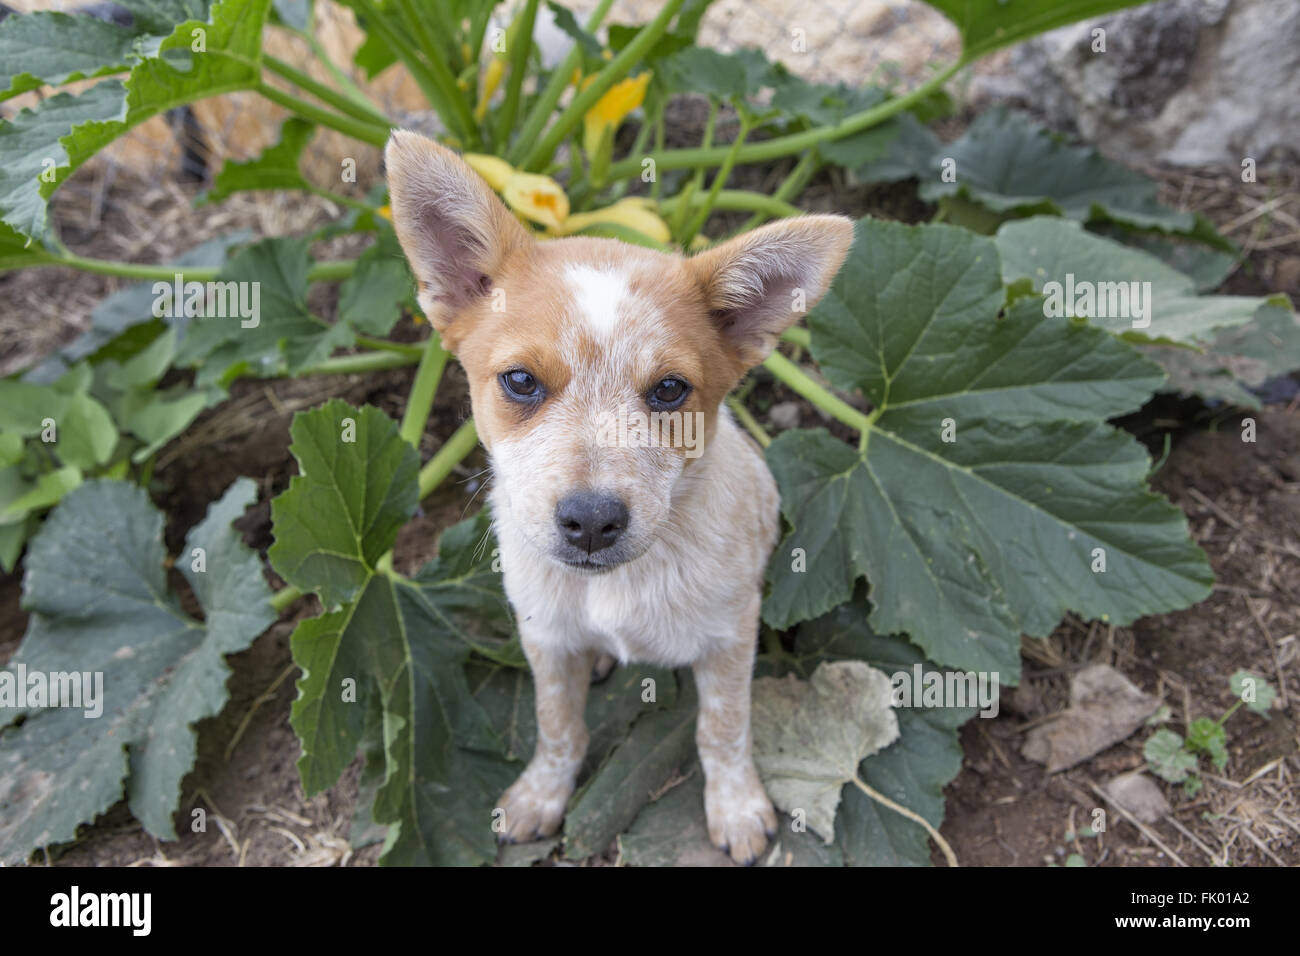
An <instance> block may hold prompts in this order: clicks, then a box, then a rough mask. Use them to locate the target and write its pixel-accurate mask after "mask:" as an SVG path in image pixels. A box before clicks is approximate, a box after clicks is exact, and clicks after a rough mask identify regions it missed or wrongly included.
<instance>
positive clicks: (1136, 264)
mask: <svg viewBox="0 0 1300 956" xmlns="http://www.w3.org/2000/svg"><path fill="white" fill-rule="evenodd" d="M996 238H997V247H998V253H999V254H1000V256H1001V259H1002V276H1003V279H1005V281H1006V282H1007V283H1008V284H1010V283H1013V282H1017V281H1020V280H1028V281H1029V283H1030V284H1031V285H1032V287H1033V290H1034V291H1035V292H1042V293H1044V295H1045V297H1046V301H1045V302H1044V306H1043V307H1044V308H1045V309H1049V310H1055V311H1057V314H1064V315H1068V316H1071V317H1074V316H1077V317H1078V318H1079V319H1080V320H1081V321H1082V320H1086V321H1087V322H1089V323H1091V324H1093V325H1096V326H1098V327H1099V328H1103V329H1106V330H1107V331H1109V332H1112V333H1114V334H1116V335H1119V336H1121V337H1123V338H1125V339H1127V340H1129V341H1132V342H1141V343H1155V344H1161V345H1174V344H1208V343H1209V342H1211V341H1213V337H1214V336H1213V333H1214V332H1215V331H1216V330H1218V329H1222V328H1226V327H1228V326H1233V325H1241V324H1243V323H1245V322H1249V321H1250V320H1251V318H1253V317H1254V315H1255V313H1256V312H1257V311H1258V309H1259V308H1260V306H1262V305H1265V304H1266V303H1271V304H1274V305H1278V306H1281V307H1283V308H1288V309H1289V308H1290V302H1289V301H1288V300H1287V298H1286V296H1284V295H1275V296H1270V297H1267V298H1264V297H1254V296H1244V295H1197V292H1196V283H1195V281H1194V280H1193V279H1192V278H1191V277H1190V276H1186V275H1184V274H1183V273H1181V272H1178V271H1177V270H1175V269H1172V268H1170V267H1169V266H1167V265H1165V264H1164V263H1163V262H1161V261H1160V260H1159V259H1157V258H1155V256H1151V255H1148V254H1147V253H1145V252H1142V251H1140V250H1138V249H1133V248H1131V247H1129V246H1124V245H1120V244H1119V243H1118V242H1112V241H1111V240H1109V239H1103V238H1102V237H1100V236H1094V235H1093V234H1091V233H1089V232H1087V231H1086V230H1084V228H1083V227H1082V226H1081V225H1080V224H1079V223H1076V222H1071V221H1069V220H1066V219H1057V218H1055V217H1051V216H1036V217H1034V218H1032V219H1023V220H1017V221H1014V222H1008V223H1006V224H1004V225H1003V226H1002V228H1000V229H999V230H998V233H997V237H996ZM1049 283H1055V285H1051V286H1049V285H1048V284H1049ZM1148 291H1149V295H1148ZM1085 296H1086V297H1087V298H1086V299H1085V298H1084V297H1085ZM1081 304H1082V306H1083V307H1082V308H1080V305H1081ZM1139 304H1140V307H1139ZM1058 305H1059V309H1058Z"/></svg>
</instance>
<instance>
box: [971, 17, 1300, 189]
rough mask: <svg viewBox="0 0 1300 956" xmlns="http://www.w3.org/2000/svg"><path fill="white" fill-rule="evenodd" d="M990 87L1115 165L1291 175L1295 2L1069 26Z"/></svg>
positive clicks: (1029, 46) (1024, 54)
mask: <svg viewBox="0 0 1300 956" xmlns="http://www.w3.org/2000/svg"><path fill="white" fill-rule="evenodd" d="M1095 29H1101V30H1104V31H1105V52H1094V50H1093V45H1094V36H1093V31H1094V30H1095ZM985 89H986V92H987V93H990V94H993V95H1004V96H1005V95H1011V96H1013V98H1015V99H1019V100H1020V101H1022V102H1023V103H1024V104H1025V105H1027V106H1029V107H1030V108H1032V109H1034V110H1035V111H1036V112H1038V113H1040V114H1042V115H1043V116H1044V117H1045V118H1046V119H1047V121H1048V122H1049V123H1050V124H1051V125H1053V126H1054V127H1056V128H1058V129H1063V130H1068V131H1071V132H1078V133H1079V134H1080V135H1081V136H1082V137H1083V138H1084V139H1086V140H1088V141H1089V142H1092V143H1095V144H1096V145H1097V146H1098V148H1099V149H1101V150H1102V151H1103V152H1105V153H1108V154H1109V155H1111V156H1112V157H1114V158H1117V159H1130V158H1132V157H1134V156H1137V157H1141V158H1145V159H1148V160H1157V161H1161V162H1167V163H1172V164H1175V165H1184V166H1191V165H1203V164H1225V165H1231V166H1234V167H1239V166H1240V165H1241V162H1242V160H1243V159H1244V158H1246V157H1250V158H1253V159H1254V160H1255V161H1256V164H1257V165H1258V166H1259V167H1265V168H1266V167H1269V166H1273V165H1277V166H1281V165H1294V164H1296V163H1300V0H1163V2H1160V3H1154V4H1149V5H1146V6H1141V7H1136V8H1134V9H1131V10H1126V11H1122V12H1120V13H1117V14H1113V15H1110V16H1107V17H1102V18H1100V19H1096V20H1091V21H1086V22H1084V23H1079V24H1074V25H1072V26H1068V27H1063V28H1061V29H1060V30H1055V31H1053V32H1051V33H1048V34H1045V35H1044V36H1042V37H1038V38H1035V39H1033V40H1030V41H1029V42H1027V43H1025V44H1023V45H1021V46H1020V47H1018V48H1016V49H1015V50H1014V51H1013V53H1012V55H1011V57H1010V75H1009V76H1005V77H1002V78H999V79H992V78H991V79H990V80H989V81H987V83H986V86H985Z"/></svg>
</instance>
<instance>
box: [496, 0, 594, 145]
mask: <svg viewBox="0 0 1300 956" xmlns="http://www.w3.org/2000/svg"><path fill="white" fill-rule="evenodd" d="M613 5H614V0H600V3H598V4H597V5H596V9H595V10H593V11H592V14H591V16H590V17H589V18H588V20H587V32H588V33H595V32H596V30H597V28H598V27H599V26H600V25H601V24H602V23H603V22H604V21H605V16H606V14H608V13H609V8H610V7H612V6H613ZM581 62H582V44H581V43H578V42H577V41H576V40H575V41H574V43H573V47H572V49H570V50H569V53H568V55H567V56H565V58H564V62H563V63H561V64H560V65H559V66H558V67H556V69H555V71H554V72H553V73H552V74H551V78H550V80H548V81H547V83H546V88H545V89H543V90H542V95H541V96H539V97H538V98H537V101H536V102H535V103H533V108H532V109H531V110H529V111H528V116H527V117H526V118H525V119H524V127H523V129H521V130H520V131H519V136H518V138H517V139H516V140H515V141H514V144H513V145H512V146H511V147H510V149H509V150H508V151H507V152H506V160H507V161H508V162H509V163H510V165H512V166H518V165H519V160H520V158H521V157H522V156H523V153H524V150H525V149H527V148H528V147H529V145H530V144H532V143H536V142H537V139H538V137H539V136H541V135H542V128H543V127H545V126H546V121H547V120H548V119H550V116H551V113H553V112H554V111H555V106H556V104H557V103H559V102H560V97H561V96H563V95H564V91H565V89H566V88H567V87H568V85H569V78H570V77H571V76H573V71H574V70H576V69H577V68H578V64H580V63H581Z"/></svg>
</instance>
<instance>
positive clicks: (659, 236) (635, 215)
mask: <svg viewBox="0 0 1300 956" xmlns="http://www.w3.org/2000/svg"><path fill="white" fill-rule="evenodd" d="M654 206H655V203H654V201H653V200H649V199H642V198H640V197H636V196H629V197H628V198H627V199H620V200H619V201H618V202H616V203H614V204H613V205H612V206H606V207H605V208H604V209H596V210H594V211H592V212H576V213H574V214H573V215H572V216H569V217H568V218H567V219H565V220H564V224H563V225H562V226H561V227H560V228H559V230H558V232H559V233H560V234H561V235H565V236H567V235H570V234H572V233H575V232H581V231H582V230H583V229H586V228H587V227H588V226H596V225H601V224H604V223H608V224H611V225H615V226H625V227H627V228H628V229H634V230H636V231H637V232H639V233H641V234H642V235H643V236H649V237H650V238H651V239H654V240H655V241H657V242H663V243H667V242H669V241H671V240H672V233H671V232H670V231H669V229H668V224H667V223H665V222H664V221H663V220H662V219H660V218H659V216H658V215H657V214H656V213H655V212H654V211H653V207H654Z"/></svg>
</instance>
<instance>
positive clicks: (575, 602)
mask: <svg viewBox="0 0 1300 956" xmlns="http://www.w3.org/2000/svg"><path fill="white" fill-rule="evenodd" d="M385 159H386V163H387V169H388V183H389V192H390V197H391V204H392V213H393V223H394V226H395V227H396V230H397V235H398V238H399V239H400V240H401V244H402V248H403V250H404V251H405V253H406V257H407V259H408V260H409V261H410V264H411V269H412V270H413V271H414V273H415V276H416V279H417V280H418V283H419V295H418V299H419V303H420V306H421V308H422V309H424V312H425V314H426V315H427V317H428V318H429V321H430V322H431V323H432V325H433V327H434V328H435V329H437V330H438V332H439V333H440V334H441V335H442V340H443V343H444V345H445V346H446V347H447V348H448V349H449V350H450V351H451V352H453V353H454V354H455V355H456V356H457V357H458V358H459V360H460V362H461V364H462V365H463V366H464V368H465V371H466V374H467V375H468V377H469V383H470V395H471V400H472V402H473V408H474V419H475V421H476V422H477V425H478V433H479V436H480V438H481V440H482V442H483V445H484V446H485V447H486V448H487V451H488V454H489V456H490V459H491V465H492V473H493V484H492V490H491V502H492V515H493V520H494V522H495V530H496V534H497V539H498V542H499V545H500V549H501V550H500V557H501V567H502V570H503V572H504V576H505V589H506V595H507V596H508V597H509V599H510V603H511V604H512V606H513V608H514V610H515V612H516V614H517V615H518V623H519V634H520V639H521V641H522V643H523V649H524V653H525V654H526V655H527V658H528V663H529V664H530V666H531V667H532V672H533V679H534V682H535V684H536V696H537V748H536V752H535V753H534V755H533V758H532V760H531V761H530V762H529V763H528V766H527V768H526V769H525V770H524V772H523V774H522V775H521V776H520V777H519V779H518V780H517V781H515V783H514V784H513V785H512V786H511V787H510V788H509V789H508V790H507V791H506V792H505V794H504V795H503V796H502V797H501V801H500V807H501V808H502V809H504V811H505V816H504V825H505V829H504V832H503V833H502V838H503V839H506V840H510V841H526V840H532V839H535V838H537V837H540V836H546V835H548V834H551V833H553V832H555V830H556V829H557V828H558V827H559V825H560V822H561V820H562V819H563V817H564V810H565V806H566V804H567V803H568V800H569V797H570V795H571V794H572V792H573V787H574V780H575V777H576V776H577V774H578V769H579V767H580V766H581V764H582V761H583V757H584V754H585V752H586V748H587V741H588V733H587V729H586V726H585V724H584V720H583V712H584V709H585V704H586V698H587V685H588V683H589V681H590V678H591V673H592V665H593V662H594V661H595V660H596V659H597V657H598V656H600V655H602V654H609V655H613V656H614V657H617V658H618V659H619V660H621V661H624V662H628V661H644V662H650V663H654V664H659V665H663V666H666V667H683V666H686V665H690V666H691V667H692V668H693V670H694V675H695V684H696V687H697V689H698V691H699V716H698V718H697V729H696V743H697V745H698V748H699V754H700V763H701V764H702V765H703V768H704V774H705V779H706V785H705V794H704V810H705V814H706V816H707V819H708V829H709V837H710V839H711V840H712V841H713V842H714V843H715V844H716V845H717V846H719V847H721V848H722V849H723V850H724V851H725V852H728V853H729V854H730V855H731V857H732V859H734V860H736V861H737V862H740V863H752V862H753V861H754V860H755V859H756V858H757V857H758V855H759V854H760V853H761V852H762V851H763V849H764V848H765V847H766V845H767V841H768V839H769V837H771V835H772V834H773V833H774V831H775V827H776V813H775V811H774V810H773V808H772V803H771V801H770V800H769V799H768V797H767V794H766V793H765V792H764V790H763V785H762V783H761V782H760V781H759V777H758V773H757V771H756V770H755V768H754V762H753V757H752V755H751V739H750V726H749V712H750V678H751V672H752V670H753V663H754V652H755V645H756V644H757V638H758V627H759V605H760V603H761V600H762V588H763V574H764V569H765V567H766V564H767V560H768V557H769V555H770V554H771V551H772V549H773V547H774V546H775V544H776V541H777V535H778V532H779V521H780V517H779V504H780V502H779V497H778V494H777V489H776V483H775V481H774V480H773V479H772V476H771V474H770V473H769V472H768V470H767V465H766V463H765V462H764V460H763V456H762V453H761V451H760V450H759V449H758V447H757V446H756V445H755V444H754V443H753V441H752V440H751V439H750V438H749V436H748V435H746V434H745V433H744V432H743V431H742V430H741V429H740V427H739V426H737V425H736V423H735V422H734V421H733V420H732V418H731V417H730V415H729V414H727V413H726V412H725V411H724V410H723V408H722V402H723V399H724V398H725V396H726V395H727V393H728V392H729V391H730V390H731V389H732V388H733V387H734V386H735V385H736V383H737V382H739V381H740V379H741V377H742V376H743V375H744V374H745V372H746V371H747V370H748V369H750V368H751V367H753V366H754V365H757V364H758V363H759V362H761V361H763V359H764V358H765V357H766V356H767V355H768V353H769V352H771V350H772V348H773V347H774V346H775V344H776V341H777V338H778V336H780V334H781V333H782V332H783V331H784V330H785V329H786V328H787V327H788V326H790V325H791V324H793V323H794V321H795V320H796V319H797V318H798V314H799V312H800V311H803V310H804V309H807V308H811V307H812V305H813V304H814V303H815V302H816V301H817V299H818V298H819V297H820V296H821V295H822V294H823V293H824V292H825V291H826V288H827V286H828V285H829V284H830V282H831V279H832V278H833V277H834V275H835V272H836V271H837V270H838V269H839V267H840V264H841V263H842V262H843V260H844V257H845V255H846V254H847V252H848V249H849V245H850V243H851V242H852V239H853V228H852V224H851V223H850V222H849V220H847V219H844V218H842V217H839V216H803V217H800V218H796V219H786V220H782V221H780V222H775V223H772V224H770V225H767V226H765V227H763V228H761V229H757V230H755V231H753V232H750V233H748V234H746V235H743V236H740V237H738V238H736V239H733V240H731V241H729V242H726V243H723V244H721V245H719V246H716V247H714V248H712V249H710V250H708V251H706V252H704V253H702V254H700V255H696V256H694V257H692V258H683V257H681V256H678V255H667V254H664V253H661V252H655V251H652V250H650V249H646V248H643V247H640V246H634V245H628V244H626V243H623V242H619V241H617V240H612V239H595V238H585V237H572V238H565V239H539V238H537V237H535V236H534V235H533V234H531V233H530V232H529V231H528V230H527V229H525V228H524V227H523V226H522V225H521V224H520V223H519V221H518V220H516V219H515V217H514V216H513V215H512V214H511V213H510V212H509V211H508V210H507V209H506V207H505V206H504V205H503V204H502V203H501V202H500V201H499V200H498V199H497V197H496V196H495V195H494V194H493V193H492V191H491V190H490V189H489V188H488V187H487V185H486V184H485V183H484V182H483V181H482V180H481V179H480V178H479V177H478V176H477V175H476V174H475V173H474V172H473V171H472V170H471V169H470V168H469V167H468V166H467V165H465V163H464V162H463V161H462V160H461V159H460V158H459V157H457V156H456V155H455V154H454V153H452V152H450V151H449V150H447V149H445V148H443V147H441V146H438V145H436V144H435V143H433V142H431V141H429V140H428V139H425V138H423V137H421V136H419V135H416V134H414V133H410V132H405V131H399V132H395V133H394V134H393V136H392V138H391V139H390V140H389V142H388V147H387V151H386V153H385ZM647 422H648V423H649V426H648V427H647Z"/></svg>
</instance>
